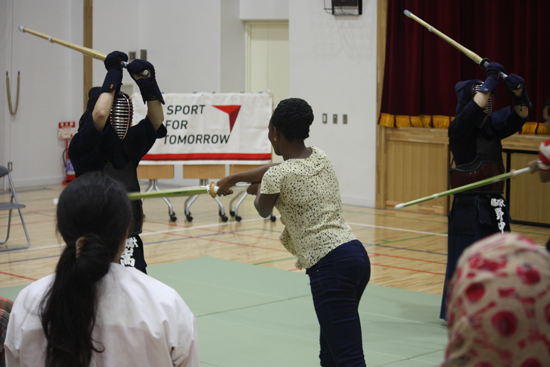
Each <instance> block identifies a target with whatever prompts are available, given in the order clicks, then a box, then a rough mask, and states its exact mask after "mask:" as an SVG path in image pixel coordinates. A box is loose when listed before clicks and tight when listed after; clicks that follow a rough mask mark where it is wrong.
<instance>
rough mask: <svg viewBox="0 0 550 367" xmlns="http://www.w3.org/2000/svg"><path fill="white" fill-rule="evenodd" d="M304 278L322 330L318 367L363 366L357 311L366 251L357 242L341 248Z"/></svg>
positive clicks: (365, 275)
mask: <svg viewBox="0 0 550 367" xmlns="http://www.w3.org/2000/svg"><path fill="white" fill-rule="evenodd" d="M306 274H308V275H309V279H310V286H311V294H312V296H313V304H314V306H315V313H316V314H317V319H318V320H319V324H320V326H321V336H320V344H321V352H320V353H319V358H320V360H321V366H323V367H332V366H335V367H336V366H338V367H344V366H345V367H356V366H357V367H358V366H366V364H365V356H364V354H363V339H362V336H361V323H360V320H359V311H358V307H359V301H360V299H361V296H362V295H363V291H364V290H365V288H366V286H367V284H368V282H369V279H370V261H369V256H368V255H367V251H366V250H365V247H364V246H363V245H362V244H361V242H359V241H357V240H355V241H351V242H348V243H345V244H342V245H340V246H338V247H337V248H335V249H334V250H332V251H331V252H330V253H328V254H327V255H326V256H325V257H323V258H322V259H321V260H320V261H319V262H318V263H317V264H315V265H314V266H312V267H311V268H309V269H307V271H306Z"/></svg>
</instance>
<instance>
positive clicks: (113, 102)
mask: <svg viewBox="0 0 550 367" xmlns="http://www.w3.org/2000/svg"><path fill="white" fill-rule="evenodd" d="M127 61H128V56H127V55H126V54H125V53H123V52H119V51H114V52H112V53H110V54H109V55H107V57H106V58H105V61H104V63H105V68H106V69H107V75H106V76H105V81H104V82H103V86H102V87H94V88H92V89H90V91H89V92H88V98H89V99H88V104H87V107H86V111H85V112H84V114H83V115H82V117H81V118H80V122H79V127H78V132H77V133H76V134H75V136H74V137H73V139H72V141H71V144H70V146H69V158H70V159H71V162H72V163H73V166H74V169H75V174H76V176H77V177H78V176H80V175H82V174H84V173H86V172H89V171H104V172H105V173H106V174H107V175H109V176H111V177H113V178H115V179H116V180H118V181H120V182H121V183H122V184H123V185H124V187H125V188H126V191H128V192H139V191H140V187H139V182H138V178H137V166H138V164H139V162H140V160H141V159H142V158H143V156H144V155H145V154H147V152H148V151H149V149H151V147H152V146H153V144H154V143H155V141H156V139H159V138H164V137H165V136H166V127H164V125H163V124H162V122H163V121H164V112H163V110H162V105H161V103H162V104H164V99H163V97H162V94H161V92H160V89H159V87H158V85H157V82H156V79H155V69H154V67H153V65H151V63H149V62H147V61H144V60H139V59H137V60H134V61H132V62H131V63H129V64H127V69H128V71H129V72H130V75H131V76H132V78H133V79H134V80H135V82H136V84H137V85H138V87H139V89H140V92H141V96H142V97H143V101H144V102H146V103H147V116H146V117H145V118H144V119H143V120H141V121H140V122H139V123H138V124H137V125H134V126H131V125H132V123H131V122H132V121H131V120H132V114H133V106H132V104H131V100H130V98H129V96H128V95H127V94H125V93H123V92H120V86H121V85H122V74H123V70H122V62H127ZM143 74H146V75H147V76H143ZM132 211H133V222H132V225H131V226H130V231H129V233H128V239H127V241H126V248H125V250H124V253H123V254H122V256H121V259H120V263H121V264H123V265H126V266H133V267H135V268H137V269H139V270H141V271H142V272H144V273H146V270H145V269H146V267H147V263H146V262H145V258H144V253H143V242H142V241H141V238H140V237H139V234H140V233H141V227H142V224H143V208H142V202H141V200H133V201H132Z"/></svg>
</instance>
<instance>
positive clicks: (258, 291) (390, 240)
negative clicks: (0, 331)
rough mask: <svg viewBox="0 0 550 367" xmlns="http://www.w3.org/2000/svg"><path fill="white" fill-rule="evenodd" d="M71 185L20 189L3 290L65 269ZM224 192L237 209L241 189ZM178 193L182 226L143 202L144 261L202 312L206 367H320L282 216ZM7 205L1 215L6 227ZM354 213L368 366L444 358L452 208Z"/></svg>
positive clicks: (156, 204) (0, 258)
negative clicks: (361, 256) (366, 262)
mask: <svg viewBox="0 0 550 367" xmlns="http://www.w3.org/2000/svg"><path fill="white" fill-rule="evenodd" d="M145 186H146V182H143V188H145ZM166 188H168V187H166ZM62 189H63V186H62V185H57V186H49V187H38V188H29V189H20V190H18V198H19V201H20V202H21V203H23V204H26V205H27V208H25V209H23V215H24V219H25V223H26V225H27V229H28V230H29V234H30V237H31V247H30V248H29V249H27V250H20V251H12V252H4V253H0V264H1V266H0V296H3V297H7V298H10V299H14V298H15V297H16V295H17V293H18V292H19V290H20V289H22V288H23V287H24V286H25V285H27V284H29V283H30V282H32V281H33V280H36V279H39V278H41V277H43V276H45V275H47V274H50V273H52V272H53V271H54V269H55V265H56V263H57V259H58V256H59V253H60V251H61V250H62V248H63V245H62V244H60V242H61V241H60V240H59V239H58V237H57V236H56V233H55V206H54V204H53V199H54V198H57V197H58V196H59V194H60V192H61V190H62ZM0 200H4V201H6V200H9V197H7V195H0ZM221 200H222V202H223V203H224V205H225V211H226V215H227V216H230V208H229V201H230V197H224V198H221ZM171 202H172V205H173V207H174V210H175V212H176V215H177V217H178V220H177V221H176V222H175V223H172V222H171V221H170V218H169V216H168V207H167V206H166V204H165V203H164V201H163V200H161V199H150V200H145V202H144V211H145V215H146V219H145V223H144V231H143V234H142V239H143V242H144V243H145V258H146V260H147V262H148V264H149V266H150V267H149V269H148V272H149V274H150V275H151V276H153V277H155V278H157V279H159V280H161V281H163V282H165V283H167V284H168V285H170V286H172V287H173V288H175V289H176V290H177V291H178V292H179V293H180V294H181V295H182V297H183V299H184V300H185V301H186V302H187V303H188V305H189V307H190V308H191V310H192V311H193V312H194V313H195V316H196V318H197V325H198V330H199V343H200V353H201V366H205V367H206V366H220V367H221V366H223V367H229V366H254V367H255V366H258V367H265V366H314V365H318V362H317V360H318V358H317V354H318V324H317V320H316V318H315V313H314V310H313V305H312V301H311V296H310V295H309V288H308V278H307V276H306V275H304V274H301V273H303V271H300V270H297V269H296V268H295V266H294V262H295V258H294V257H293V256H292V255H291V254H289V253H288V252H287V251H286V250H285V249H284V248H283V247H282V245H281V244H280V243H279V240H278V237H279V234H280V233H281V232H282V229H283V226H282V224H281V223H280V220H279V218H278V217H277V220H276V221H275V222H271V221H270V220H269V219H263V218H260V217H259V216H258V215H257V213H256V212H255V209H254V207H253V203H252V197H250V196H249V197H247V198H246V199H245V200H244V202H243V204H242V205H241V207H240V208H239V212H238V214H239V216H241V217H242V220H241V222H236V220H235V218H232V217H230V218H229V221H228V222H223V221H222V220H221V219H220V217H219V215H218V206H217V204H216V202H215V201H214V200H212V199H211V198H210V197H209V196H207V195H202V196H200V197H199V198H198V199H197V200H196V201H195V203H194V204H193V206H192V207H191V213H192V216H193V221H192V222H188V221H187V220H186V219H185V215H184V208H183V206H184V202H185V198H183V197H179V198H171ZM233 209H234V208H233ZM6 214H7V212H0V231H2V232H1V233H0V236H1V235H3V234H4V233H5V230H6V227H7V219H8V218H7V215H6ZM275 214H276V215H278V213H275ZM344 215H345V217H346V220H347V221H348V223H349V224H350V225H351V227H352V229H353V231H354V233H355V234H356V235H357V237H358V238H359V240H361V241H362V242H363V244H364V245H365V247H366V249H367V251H368V253H369V257H370V259H371V264H372V276H371V281H370V283H369V286H368V287H367V290H366V291H365V294H364V296H363V299H362V302H361V305H360V311H361V321H362V326H363V342H364V349H365V356H366V360H367V364H368V365H369V366H394V367H397V366H412V367H416V366H418V367H420V366H435V365H437V363H438V362H440V361H441V358H442V357H443V351H444V347H445V343H446V328H445V324H444V323H443V322H442V321H440V320H439V319H438V315H439V304H440V301H441V291H442V287H443V280H444V274H445V264H446V252H447V250H446V242H447V237H446V231H447V219H446V217H441V216H435V215H422V214H417V213H411V212H404V211H397V210H378V209H371V208H362V207H354V206H344ZM512 230H513V231H516V232H521V233H523V234H525V235H527V236H528V237H530V238H532V239H533V240H535V241H537V242H539V243H541V244H543V243H545V242H546V240H547V239H548V237H549V236H550V229H549V228H541V227H532V226H522V225H512ZM2 238H3V237H2ZM25 243H26V240H25V237H24V233H23V230H22V227H21V223H20V221H19V217H18V215H16V213H15V214H12V228H11V234H10V239H9V240H8V246H9V247H16V246H20V245H23V244H25ZM4 247H5V246H4Z"/></svg>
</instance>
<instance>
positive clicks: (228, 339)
mask: <svg viewBox="0 0 550 367" xmlns="http://www.w3.org/2000/svg"><path fill="white" fill-rule="evenodd" d="M147 270H148V272H149V274H150V275H151V276H153V277H155V278H157V279H159V280H160V281H162V282H164V283H166V284H168V285H169V286H171V287H173V288H174V289H176V290H177V291H178V292H179V294H180V295H181V296H182V298H183V299H184V300H185V302H186V303H187V304H188V305H189V307H190V308H191V310H192V311H193V313H194V314H195V317H196V319H197V328H198V332H199V350H200V360H201V367H294V366H296V367H303V366H319V360H318V353H319V341H318V338H319V325H318V322H317V318H316V315H315V311H314V308H313V302H312V300H311V295H310V290H309V285H308V283H309V278H308V276H307V275H305V274H302V273H292V272H288V271H283V270H278V269H272V268H266V267H262V266H255V265H248V264H242V263H237V262H232V261H228V260H221V259H217V258H212V257H202V258H197V259H193V260H187V261H181V262H176V263H170V264H163V265H155V266H150V267H148V269H147ZM21 288H22V287H13V288H4V289H0V296H3V297H8V298H10V299H14V298H15V295H16V294H17V293H18V292H19V290H20V289H21ZM440 302H441V297H440V296H437V295H433V294H427V293H421V292H412V291H405V290H400V289H395V288H389V287H381V286H376V285H368V286H367V289H366V291H365V293H364V295H363V299H362V301H361V305H360V306H359V311H360V314H361V325H362V328H363V348H364V352H365V359H366V362H367V365H368V366H369V367H375V366H390V367H405V366H407V367H431V366H436V365H437V364H438V363H439V362H441V360H442V358H443V353H444V349H445V345H446V341H447V329H446V327H445V325H444V324H443V323H442V322H441V321H440V320H439V318H438V316H439V306H440Z"/></svg>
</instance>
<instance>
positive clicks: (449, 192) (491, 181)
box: [395, 167, 529, 209]
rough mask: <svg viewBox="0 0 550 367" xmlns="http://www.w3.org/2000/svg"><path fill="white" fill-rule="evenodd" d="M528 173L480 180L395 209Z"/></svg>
mask: <svg viewBox="0 0 550 367" xmlns="http://www.w3.org/2000/svg"><path fill="white" fill-rule="evenodd" d="M526 172H529V167H525V168H522V169H518V170H511V171H510V172H507V173H502V174H500V175H496V176H493V177H489V178H485V179H483V180H480V181H477V182H472V183H470V184H467V185H464V186H460V187H456V188H454V189H451V190H447V191H443V192H439V193H437V194H433V195H430V196H426V197H423V198H420V199H416V200H413V201H409V202H406V203H401V204H397V205H396V206H395V209H402V208H405V207H407V206H411V205H415V204H420V203H423V202H425V201H429V200H433V199H438V198H440V197H444V196H448V195H453V194H458V193H459V192H463V191H467V190H470V189H474V188H476V187H480V186H485V185H488V184H491V183H495V182H499V181H504V180H507V179H509V178H512V177H516V176H519V175H522V174H524V173H526Z"/></svg>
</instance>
